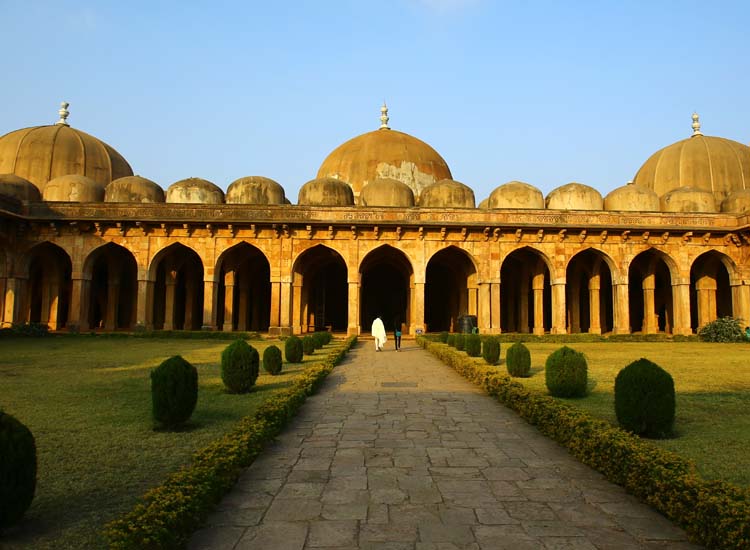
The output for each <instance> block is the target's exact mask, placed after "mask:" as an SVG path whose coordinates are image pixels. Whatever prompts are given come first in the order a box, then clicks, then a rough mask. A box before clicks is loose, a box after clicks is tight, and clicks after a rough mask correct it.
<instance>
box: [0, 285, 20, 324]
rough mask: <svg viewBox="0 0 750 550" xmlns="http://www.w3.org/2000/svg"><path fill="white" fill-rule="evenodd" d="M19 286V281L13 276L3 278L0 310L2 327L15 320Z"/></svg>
mask: <svg viewBox="0 0 750 550" xmlns="http://www.w3.org/2000/svg"><path fill="white" fill-rule="evenodd" d="M19 286H20V284H19V281H18V279H16V278H15V277H8V278H7V279H6V280H5V300H4V301H3V311H2V312H0V313H1V314H2V319H0V321H2V323H0V326H1V327H2V328H9V327H10V326H11V325H12V324H13V323H15V322H16V308H17V307H18V306H17V305H16V304H17V303H18V288H19Z"/></svg>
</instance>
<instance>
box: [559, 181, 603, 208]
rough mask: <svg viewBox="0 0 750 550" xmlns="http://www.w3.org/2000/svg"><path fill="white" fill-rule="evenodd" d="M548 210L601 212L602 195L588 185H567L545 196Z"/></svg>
mask: <svg viewBox="0 0 750 550" xmlns="http://www.w3.org/2000/svg"><path fill="white" fill-rule="evenodd" d="M547 208H549V209H550V210H603V201H602V195H601V193H599V191H597V190H596V189H594V188H593V187H589V186H588V185H584V184H582V183H568V184H566V185H563V186H561V187H558V188H557V189H554V190H552V192H551V193H550V194H549V195H547Z"/></svg>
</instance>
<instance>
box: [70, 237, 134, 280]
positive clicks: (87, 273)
mask: <svg viewBox="0 0 750 550" xmlns="http://www.w3.org/2000/svg"><path fill="white" fill-rule="evenodd" d="M107 247H109V248H112V247H117V248H118V249H122V250H124V251H125V252H127V253H129V254H130V255H131V256H132V257H133V260H134V261H135V265H136V268H137V270H138V273H139V274H140V273H141V272H142V270H145V269H146V266H145V265H144V263H142V262H140V261H139V259H142V254H141V253H140V251H139V250H138V249H135V248H134V247H133V246H132V243H131V242H130V241H128V240H126V239H123V241H122V242H116V241H99V242H96V243H94V244H93V245H91V246H89V247H87V248H86V249H84V250H83V251H82V253H81V256H80V265H81V269H80V273H81V275H82V276H83V278H84V279H90V278H91V268H92V266H93V263H94V262H95V261H96V259H97V257H98V256H99V254H102V253H103V251H104V250H105V249H106V248H107Z"/></svg>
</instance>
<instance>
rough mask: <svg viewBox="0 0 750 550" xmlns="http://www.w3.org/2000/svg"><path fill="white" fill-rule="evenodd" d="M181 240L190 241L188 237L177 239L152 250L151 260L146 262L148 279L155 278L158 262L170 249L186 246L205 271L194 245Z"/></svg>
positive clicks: (204, 265) (203, 262) (203, 263)
mask: <svg viewBox="0 0 750 550" xmlns="http://www.w3.org/2000/svg"><path fill="white" fill-rule="evenodd" d="M183 241H187V242H190V241H189V239H180V240H178V241H172V242H170V243H169V244H167V245H166V246H163V247H161V248H159V249H157V250H155V251H153V253H152V255H151V261H150V262H149V264H148V279H149V280H150V281H155V280H156V270H157V269H158V267H159V264H160V263H161V261H162V260H163V259H164V257H165V256H168V255H169V253H170V251H173V250H179V249H180V248H182V247H184V248H186V249H187V250H189V251H190V252H192V253H193V254H195V255H196V256H197V257H198V259H199V260H200V262H201V267H202V268H203V270H204V273H205V270H206V264H205V261H204V258H203V257H202V256H201V255H200V253H199V252H198V251H197V250H196V249H195V248H194V247H192V246H190V245H188V244H185V242H183ZM212 267H213V266H212Z"/></svg>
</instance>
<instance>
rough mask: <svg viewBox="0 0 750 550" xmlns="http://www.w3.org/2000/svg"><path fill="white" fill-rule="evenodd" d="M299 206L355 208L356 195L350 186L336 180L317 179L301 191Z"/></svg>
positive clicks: (308, 183) (304, 186)
mask: <svg viewBox="0 0 750 550" xmlns="http://www.w3.org/2000/svg"><path fill="white" fill-rule="evenodd" d="M297 204H300V205H304V206H353V205H354V193H353V192H352V188H351V187H349V184H348V183H346V182H343V181H341V180H337V179H336V178H317V179H314V180H310V181H308V182H307V183H306V184H305V185H303V186H302V188H301V189H300V190H299V197H298V199H297Z"/></svg>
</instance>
